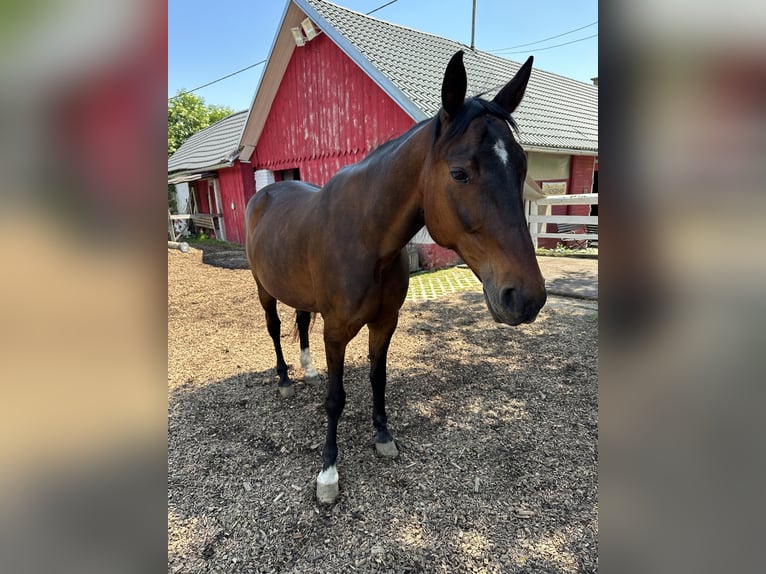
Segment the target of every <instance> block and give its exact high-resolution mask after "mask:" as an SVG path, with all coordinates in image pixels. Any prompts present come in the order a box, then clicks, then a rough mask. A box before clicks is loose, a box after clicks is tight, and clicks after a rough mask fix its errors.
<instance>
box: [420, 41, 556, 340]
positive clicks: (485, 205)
mask: <svg viewBox="0 0 766 574" xmlns="http://www.w3.org/2000/svg"><path fill="white" fill-rule="evenodd" d="M531 69H532V58H531V57H530V58H529V60H527V62H526V63H525V64H524V65H523V66H522V67H521V68H520V69H519V71H518V73H517V74H516V76H515V77H514V78H513V79H512V80H511V81H510V82H508V84H506V85H505V87H503V88H502V89H501V90H500V92H499V93H498V94H497V96H496V97H495V98H494V99H493V100H492V101H491V102H490V101H486V100H483V99H479V98H469V99H467V100H466V99H465V93H466V87H467V80H466V73H465V67H464V65H463V53H462V52H458V53H457V54H455V55H454V56H453V57H452V59H451V60H450V63H449V65H448V66H447V71H446V73H445V75H444V82H443V84H442V106H443V107H442V109H441V110H440V112H439V114H438V116H437V118H436V119H435V122H434V125H435V128H434V129H435V132H434V142H433V152H432V155H431V165H430V173H429V174H428V177H427V178H426V179H427V181H426V182H425V183H424V194H423V212H424V217H425V222H426V226H427V228H428V231H429V233H430V234H431V236H432V237H433V239H434V240H435V241H436V242H437V243H438V244H440V245H442V246H445V247H449V248H451V249H454V250H455V251H457V252H458V254H460V256H461V257H462V258H463V260H464V261H465V262H466V263H467V264H468V265H469V266H470V267H471V269H472V270H473V272H474V273H475V274H476V275H477V276H478V277H479V279H481V282H482V284H483V286H484V296H485V298H486V301H487V307H488V308H489V311H490V313H491V314H492V317H493V318H494V319H495V321H497V322H502V323H507V324H509V325H518V324H519V323H531V322H532V321H534V320H535V318H536V317H537V313H538V312H539V311H540V309H541V308H542V306H543V305H544V304H545V298H546V294H545V282H544V280H543V277H542V275H541V273H540V267H539V266H538V264H537V259H536V258H535V252H534V249H533V246H532V240H531V238H530V235H529V230H528V228H527V222H526V219H525V217H524V201H523V199H522V192H523V188H524V179H525V177H526V173H527V160H526V157H525V155H524V151H523V150H522V149H521V146H520V145H519V144H518V142H517V141H516V140H515V138H514V137H513V133H512V128H511V125H512V124H513V120H512V119H511V115H510V114H511V112H513V111H514V110H515V109H516V106H518V104H519V102H521V98H522V97H523V96H524V91H525V90H526V87H527V82H528V80H529V75H530V72H531Z"/></svg>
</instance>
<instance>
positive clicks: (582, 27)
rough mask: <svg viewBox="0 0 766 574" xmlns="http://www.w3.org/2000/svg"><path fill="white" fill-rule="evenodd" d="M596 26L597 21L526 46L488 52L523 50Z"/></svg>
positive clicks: (521, 45) (520, 45)
mask: <svg viewBox="0 0 766 574" xmlns="http://www.w3.org/2000/svg"><path fill="white" fill-rule="evenodd" d="M596 24H598V20H596V21H595V22H591V23H590V24H586V25H585V26H580V27H579V28H575V29H574V30H569V31H568V32H563V33H561V34H556V35H555V36H551V37H549V38H543V39H542V40H537V41H536V42H529V43H527V44H518V45H517V46H510V47H508V48H499V49H497V50H488V51H489V52H492V53H495V52H505V51H506V50H513V49H514V48H523V47H524V46H532V45H534V44H540V43H541V42H547V41H548V40H554V39H556V38H561V37H562V36H566V35H567V34H571V33H573V32H579V31H580V30H584V29H585V28H590V27H591V26H595V25H596Z"/></svg>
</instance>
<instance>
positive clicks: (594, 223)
mask: <svg viewBox="0 0 766 574" xmlns="http://www.w3.org/2000/svg"><path fill="white" fill-rule="evenodd" d="M524 203H525V209H526V214H527V222H528V223H529V234H530V235H531V236H532V242H533V243H534V246H535V248H536V247H537V244H538V239H546V238H550V239H561V240H564V241H567V240H568V241H598V215H550V211H551V208H550V206H552V205H598V194H597V193H578V194H573V195H549V196H547V197H543V198H540V199H537V200H529V201H525V202H524ZM548 223H555V224H556V226H557V228H558V232H557V233H549V232H547V231H545V229H546V225H547V224H548ZM576 228H580V229H583V228H585V230H586V231H587V233H574V229H576Z"/></svg>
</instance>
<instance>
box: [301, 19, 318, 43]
mask: <svg viewBox="0 0 766 574" xmlns="http://www.w3.org/2000/svg"><path fill="white" fill-rule="evenodd" d="M301 28H303V32H304V33H305V34H306V39H307V40H308V41H309V42H311V40H313V39H314V38H316V37H317V36H318V35H319V31H318V30H317V29H316V27H315V26H314V23H313V22H312V21H311V20H310V19H308V18H306V19H305V20H304V21H303V22H301Z"/></svg>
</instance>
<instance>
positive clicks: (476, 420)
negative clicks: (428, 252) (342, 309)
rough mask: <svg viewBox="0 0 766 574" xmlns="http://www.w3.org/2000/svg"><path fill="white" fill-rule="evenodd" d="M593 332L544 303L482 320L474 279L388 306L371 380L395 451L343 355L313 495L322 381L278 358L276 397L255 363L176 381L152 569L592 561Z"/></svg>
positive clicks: (459, 567) (364, 373)
mask: <svg viewBox="0 0 766 574" xmlns="http://www.w3.org/2000/svg"><path fill="white" fill-rule="evenodd" d="M596 331H597V329H596V324H595V321H594V319H593V317H592V316H590V315H588V314H585V313H582V314H568V313H566V312H563V311H560V310H557V309H553V310H548V311H547V312H545V313H544V314H543V316H541V318H540V320H539V321H538V322H537V323H535V324H533V325H526V326H523V327H521V328H517V329H511V328H507V327H504V326H499V325H496V324H494V323H492V322H491V321H490V320H489V319H488V318H487V313H486V310H485V309H484V303H483V299H482V296H481V294H476V293H463V294H460V295H459V296H455V297H453V298H450V299H443V300H439V301H433V302H427V303H423V304H419V305H414V304H413V305H406V306H405V308H404V309H403V313H402V321H401V322H400V329H399V331H397V333H396V335H395V337H394V342H393V344H392V348H391V352H390V355H389V388H388V393H387V405H388V414H389V420H390V426H391V429H392V432H393V433H394V436H395V438H396V440H397V443H398V445H399V447H400V455H399V457H398V458H397V459H396V460H393V461H386V460H381V459H378V458H377V457H376V455H375V449H374V444H373V432H372V425H371V396H370V389H369V382H368V378H367V377H368V370H367V364H366V361H364V360H363V359H361V358H359V356H358V355H357V356H356V357H357V358H354V356H353V355H350V356H349V359H348V361H347V367H346V374H345V381H346V392H347V403H346V409H345V411H344V414H343V418H342V420H341V424H340V427H339V437H338V446H339V451H340V454H339V461H338V463H339V466H338V468H339V472H340V475H341V492H340V496H339V499H338V501H337V502H336V503H335V504H334V505H332V506H329V507H324V506H319V505H317V503H316V500H315V496H314V486H315V484H314V480H315V477H316V474H317V473H318V471H319V470H320V466H321V448H322V445H323V442H324V432H325V417H324V406H323V395H324V389H323V384H320V385H318V386H309V385H306V384H304V383H303V381H302V380H301V379H300V377H301V376H302V373H301V372H300V369H297V370H293V369H291V373H290V374H291V377H292V378H294V379H295V380H296V394H295V396H294V397H292V398H290V399H287V400H284V399H281V398H279V396H278V394H277V391H276V377H275V374H274V371H273V370H272V369H266V370H259V371H249V372H242V373H240V374H237V375H235V376H231V377H228V378H224V379H220V380H214V381H209V382H207V383H205V384H196V383H195V384H192V383H191V382H190V383H189V384H188V385H183V384H181V385H179V386H178V387H177V388H176V389H175V390H174V391H173V392H172V393H171V396H170V400H169V424H168V449H169V455H168V466H169V476H168V491H169V493H168V521H169V529H170V542H169V570H170V571H175V569H179V571H180V570H183V571H190V572H201V571H208V570H209V569H213V570H219V571H225V570H236V571H239V572H256V571H257V572H261V571H263V572H268V571H279V572H318V571H349V569H355V570H358V571H386V570H392V571H396V572H406V571H410V572H432V571H442V570H443V569H445V568H446V569H447V570H449V571H460V572H462V571H484V572H543V571H544V572H554V573H559V572H561V573H563V572H592V571H595V570H596V569H597V483H598V479H597V357H596V354H595V339H596ZM359 336H360V337H366V332H364V331H363V332H362V333H360V335H359ZM263 352H264V353H268V352H271V350H270V349H264V350H263ZM315 361H316V363H317V367H318V368H320V361H319V360H317V358H316V357H315ZM321 364H322V365H323V364H324V361H321ZM321 370H322V369H321V368H320V371H321ZM323 375H324V373H323Z"/></svg>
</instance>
